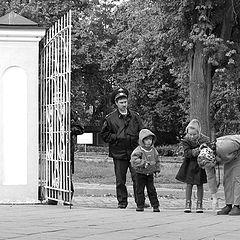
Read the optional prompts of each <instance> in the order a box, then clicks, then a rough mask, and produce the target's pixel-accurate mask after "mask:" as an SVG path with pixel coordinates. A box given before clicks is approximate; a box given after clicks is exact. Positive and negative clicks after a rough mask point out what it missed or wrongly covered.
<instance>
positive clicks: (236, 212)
mask: <svg viewBox="0 0 240 240" xmlns="http://www.w3.org/2000/svg"><path fill="white" fill-rule="evenodd" d="M228 215H231V216H237V215H240V208H239V207H238V206H233V208H232V210H231V211H230V212H229V214H228Z"/></svg>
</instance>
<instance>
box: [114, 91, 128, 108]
mask: <svg viewBox="0 0 240 240" xmlns="http://www.w3.org/2000/svg"><path fill="white" fill-rule="evenodd" d="M121 97H126V98H128V90H127V89H126V88H117V89H115V90H114V91H113V93H112V97H111V101H112V103H113V104H114V103H115V101H116V100H117V99H118V98H121Z"/></svg>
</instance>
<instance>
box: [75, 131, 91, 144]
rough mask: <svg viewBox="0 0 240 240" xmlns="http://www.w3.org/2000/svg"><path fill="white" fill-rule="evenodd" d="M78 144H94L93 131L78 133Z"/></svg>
mask: <svg viewBox="0 0 240 240" xmlns="http://www.w3.org/2000/svg"><path fill="white" fill-rule="evenodd" d="M77 143H78V144H93V133H83V134H82V135H77Z"/></svg>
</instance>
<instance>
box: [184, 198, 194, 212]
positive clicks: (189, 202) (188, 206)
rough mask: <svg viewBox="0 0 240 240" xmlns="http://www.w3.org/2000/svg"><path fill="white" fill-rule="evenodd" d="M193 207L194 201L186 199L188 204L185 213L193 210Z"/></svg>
mask: <svg viewBox="0 0 240 240" xmlns="http://www.w3.org/2000/svg"><path fill="white" fill-rule="evenodd" d="M191 207H192V201H191V200H186V205H185V209H184V212H185V213H190V212H191Z"/></svg>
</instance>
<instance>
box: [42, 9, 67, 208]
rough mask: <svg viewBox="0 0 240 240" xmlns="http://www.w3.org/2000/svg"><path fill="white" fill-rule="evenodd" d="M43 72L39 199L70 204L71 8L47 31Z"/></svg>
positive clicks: (43, 55) (43, 54) (44, 44)
mask: <svg viewBox="0 0 240 240" xmlns="http://www.w3.org/2000/svg"><path fill="white" fill-rule="evenodd" d="M40 73H41V77H40V81H41V83H40V195H41V197H40V200H43V199H47V200H53V201H55V202H57V201H61V202H65V203H69V204H70V203H71V183H72V175H71V165H70V144H71V141H70V138H71V136H70V134H71V133H70V87H71V86H70V85H71V11H70V12H69V13H67V14H66V15H64V16H63V17H62V18H61V19H59V20H58V21H57V22H56V23H55V24H54V25H53V26H52V27H51V28H50V29H49V30H48V31H47V33H46V36H45V38H44V40H43V50H42V52H41V69H40Z"/></svg>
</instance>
